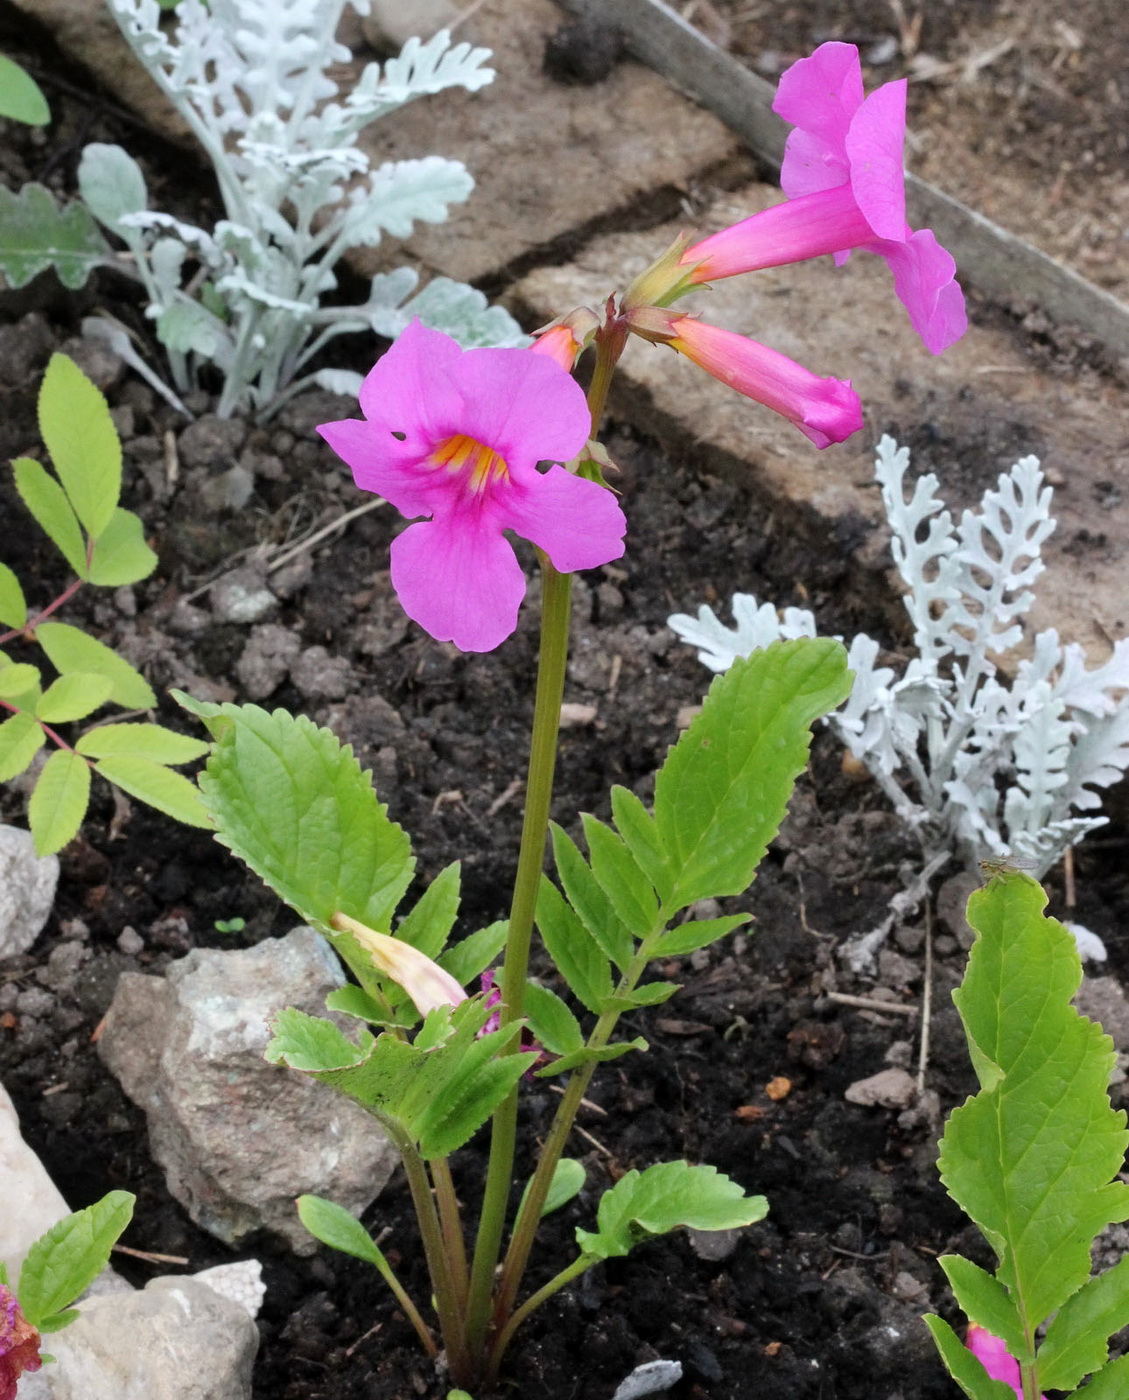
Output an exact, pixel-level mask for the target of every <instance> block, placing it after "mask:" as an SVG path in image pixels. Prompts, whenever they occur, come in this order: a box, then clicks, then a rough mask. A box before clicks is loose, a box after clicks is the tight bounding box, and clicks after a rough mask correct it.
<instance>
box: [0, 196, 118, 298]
mask: <svg viewBox="0 0 1129 1400" xmlns="http://www.w3.org/2000/svg"><path fill="white" fill-rule="evenodd" d="M110 260H111V249H110V245H109V244H108V243H107V242H106V240H105V238H103V237H102V234H101V232H100V231H99V228H98V225H97V224H96V223H95V222H94V219H93V218H92V217H91V214H90V210H89V209H87V207H86V206H85V205H84V204H82V203H81V202H79V201H78V200H75V201H74V202H73V203H71V204H67V205H65V206H64V207H63V208H62V209H60V208H59V206H58V204H57V203H56V202H55V196H54V195H53V194H52V193H51V191H50V190H49V189H48V188H47V187H46V186H45V185H40V184H36V183H32V184H29V185H24V186H23V188H22V189H21V190H20V191H19V192H18V193H13V192H12V191H11V190H9V189H6V188H4V187H3V186H0V272H3V273H4V276H5V277H6V278H7V279H8V285H9V286H10V287H13V288H18V287H23V286H26V285H27V283H28V282H30V281H31V279H32V278H33V277H35V276H36V275H37V274H38V273H40V272H43V271H44V269H45V268H48V267H54V269H55V271H56V273H57V274H58V277H59V281H60V282H62V284H63V286H64V287H69V288H70V289H71V291H76V290H77V289H78V288H79V287H81V286H82V285H83V283H84V282H85V281H86V279H87V278H88V277H89V276H90V274H91V272H92V271H93V270H94V268H96V267H99V266H101V265H102V264H103V263H106V262H109V261H110Z"/></svg>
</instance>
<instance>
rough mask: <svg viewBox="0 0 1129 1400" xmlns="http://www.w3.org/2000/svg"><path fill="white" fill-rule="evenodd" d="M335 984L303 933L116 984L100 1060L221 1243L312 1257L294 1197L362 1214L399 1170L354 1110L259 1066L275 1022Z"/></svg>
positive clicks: (317, 1087) (187, 1201)
mask: <svg viewBox="0 0 1129 1400" xmlns="http://www.w3.org/2000/svg"><path fill="white" fill-rule="evenodd" d="M343 982H344V977H343V975H342V972H341V968H340V965H339V964H338V962H337V959H336V957H335V956H334V954H333V952H332V950H331V949H330V947H329V945H328V944H327V943H326V942H325V940H324V939H323V938H321V937H320V936H319V935H317V934H315V933H314V932H313V931H312V930H311V929H308V928H298V929H295V930H294V931H293V932H292V933H290V934H288V935H287V936H286V937H285V938H269V939H265V940H264V941H263V942H262V943H259V944H257V945H256V946H255V947H253V948H247V949H234V950H221V949H196V950H194V951H193V952H191V953H189V954H188V955H187V956H186V957H184V958H180V959H178V960H177V961H176V962H174V963H172V964H171V965H170V967H169V969H168V972H167V974H166V976H165V977H164V978H160V977H148V976H144V975H142V974H140V973H131V972H126V973H123V975H122V977H121V979H120V980H119V982H118V988H117V991H116V993H115V995H114V1000H113V1003H112V1005H111V1007H110V1010H109V1013H108V1015H107V1018H106V1027H105V1030H104V1031H103V1033H102V1037H101V1039H100V1040H99V1042H98V1051H99V1054H100V1055H101V1056H102V1058H103V1059H104V1060H105V1062H106V1064H107V1065H108V1066H109V1068H110V1070H111V1071H112V1072H113V1073H114V1074H115V1075H116V1076H117V1078H118V1079H119V1080H120V1081H121V1085H122V1088H123V1089H124V1090H125V1092H126V1093H127V1094H128V1095H129V1097H130V1098H131V1099H132V1100H133V1101H134V1103H136V1104H138V1105H139V1106H140V1107H141V1108H143V1109H144V1110H145V1112H146V1114H147V1116H148V1120H149V1142H150V1147H151V1150H152V1153H153V1157H154V1159H155V1160H156V1161H157V1162H158V1163H159V1164H160V1166H161V1167H162V1168H163V1170H164V1172H165V1176H166V1180H167V1182H168V1186H169V1190H170V1191H171V1192H172V1194H173V1195H174V1196H175V1197H176V1199H177V1200H178V1201H180V1203H181V1204H182V1205H183V1206H184V1208H185V1209H186V1210H187V1211H188V1213H189V1215H191V1217H192V1219H193V1220H195V1221H196V1223H197V1224H198V1225H200V1226H201V1227H202V1228H203V1229H205V1230H208V1231H210V1232H211V1233H212V1234H213V1235H215V1236H216V1238H217V1239H221V1240H223V1241H224V1242H225V1243H227V1244H235V1243H237V1242H238V1241H239V1240H240V1239H242V1238H243V1236H244V1235H246V1234H248V1233H250V1232H251V1231H252V1230H257V1229H260V1228H263V1227H265V1228H267V1229H270V1230H273V1231H274V1232H275V1233H276V1234H279V1235H281V1236H282V1237H283V1238H284V1239H286V1240H287V1241H288V1243H289V1244H290V1245H291V1246H292V1248H294V1249H295V1250H297V1251H298V1252H299V1253H312V1252H313V1250H314V1249H316V1247H317V1244H316V1241H315V1240H314V1238H313V1236H311V1235H310V1234H309V1233H308V1232H307V1231H306V1230H305V1228H304V1227H303V1226H302V1224H301V1222H300V1221H299V1219H298V1214H297V1211H296V1210H295V1208H294V1198H295V1197H296V1196H299V1195H301V1194H302V1193H303V1192H313V1193H315V1194H317V1195H322V1196H327V1197H329V1198H330V1199H331V1200H334V1201H337V1202H338V1203H339V1204H341V1205H343V1206H344V1207H345V1208H346V1209H348V1210H352V1211H354V1212H355V1213H356V1214H358V1215H359V1214H360V1212H361V1211H362V1210H363V1209H364V1208H365V1206H367V1205H368V1204H369V1202H370V1201H372V1200H373V1198H374V1197H375V1196H376V1195H377V1194H378V1193H379V1191H380V1190H381V1188H382V1187H383V1185H384V1183H385V1182H386V1181H387V1179H388V1177H389V1175H390V1174H391V1172H392V1169H393V1167H394V1165H395V1163H396V1160H397V1158H396V1153H395V1151H394V1149H393V1148H392V1147H391V1145H390V1144H389V1143H388V1141H387V1139H386V1138H385V1136H384V1133H383V1132H382V1131H381V1129H380V1127H379V1125H378V1124H377V1122H376V1120H375V1119H373V1118H372V1117H371V1116H370V1115H369V1114H367V1113H366V1112H365V1111H364V1110H363V1109H362V1108H361V1107H360V1106H359V1105H358V1104H356V1103H354V1102H353V1101H352V1100H350V1099H346V1098H345V1097H344V1096H343V1095H340V1094H336V1093H334V1092H333V1090H331V1089H329V1088H328V1087H327V1086H325V1085H323V1084H319V1083H317V1082H316V1081H315V1080H313V1079H311V1078H309V1077H308V1076H306V1075H301V1074H295V1073H291V1072H289V1071H287V1070H284V1069H281V1068H279V1067H278V1066H275V1065H270V1064H268V1063H267V1062H266V1061H265V1060H264V1059H263V1050H264V1049H265V1047H266V1044H267V1042H268V1040H269V1039H270V1036H271V1031H270V1026H269V1022H270V1019H271V1018H272V1017H273V1016H275V1015H276V1014H277V1013H278V1012H279V1011H281V1010H282V1009H283V1008H284V1007H286V1006H296V1007H298V1008H299V1009H300V1010H302V1011H306V1012H308V1013H309V1014H311V1015H324V1013H325V997H326V994H327V992H329V991H330V990H332V989H333V988H335V987H339V986H341V985H342V984H343ZM347 1024H348V1025H352V1024H353V1023H351V1022H349V1023H347Z"/></svg>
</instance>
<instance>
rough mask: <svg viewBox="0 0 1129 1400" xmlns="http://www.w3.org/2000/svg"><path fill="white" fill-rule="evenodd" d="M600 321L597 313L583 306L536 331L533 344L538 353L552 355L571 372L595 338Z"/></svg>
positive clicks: (562, 366) (552, 358)
mask: <svg viewBox="0 0 1129 1400" xmlns="http://www.w3.org/2000/svg"><path fill="white" fill-rule="evenodd" d="M599 325H600V321H599V318H598V317H597V316H596V313H595V312H594V311H590V310H589V309H588V307H586V306H581V307H578V308H577V309H576V310H575V311H570V312H569V313H568V315H567V316H561V317H559V318H558V319H557V320H556V321H553V322H551V323H550V324H549V325H547V326H544V327H543V328H542V329H541V330H539V331H534V332H533V334H534V336H535V337H536V339H535V340H534V342H533V345H532V346H531V347H530V348H531V349H532V350H533V352H534V353H535V354H537V355H548V357H549V359H551V360H556V362H557V364H558V365H560V367H561V368H562V369H563V370H567V371H568V373H569V374H571V373H572V367H573V365H574V364H576V361H577V359H578V358H579V357H580V355H581V354H582V352H583V351H584V350H585V349H586V348H587V346H588V345H589V343H590V342H591V340H592V337H593V335H595V333H596V331H597V329H598V328H599Z"/></svg>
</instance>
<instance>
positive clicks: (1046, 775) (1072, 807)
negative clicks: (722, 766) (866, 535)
mask: <svg viewBox="0 0 1129 1400" xmlns="http://www.w3.org/2000/svg"><path fill="white" fill-rule="evenodd" d="M908 466H909V451H908V449H907V448H904V447H902V448H899V447H898V446H897V444H896V443H895V442H894V441H893V439H892V438H889V437H883V439H882V441H881V442H880V443H879V445H878V453H877V458H876V461H875V475H876V477H877V480H878V484H879V486H880V487H881V491H882V500H883V504H884V505H885V508H886V513H887V516H888V517H889V522H890V527H891V530H892V532H893V537H892V540H891V548H892V552H893V555H894V562H895V564H896V565H897V568H898V571H899V573H900V574H901V576H902V579H903V581H904V583H905V587H906V594H905V605H906V609H907V611H908V612H909V616H910V621H911V623H912V625H913V636H914V646H915V649H916V652H917V654H916V655H915V656H914V657H913V658H912V659H911V660H910V662H909V663H908V665H907V666H906V668H905V671H904V673H903V674H902V676H901V678H900V679H899V678H898V677H897V676H896V674H895V672H894V671H893V670H892V669H891V668H890V667H888V666H880V665H878V664H877V659H878V651H879V647H878V643H877V642H876V641H874V640H873V639H872V638H870V637H868V636H867V635H866V634H865V633H860V634H859V635H858V636H856V637H855V638H854V639H853V641H852V642H851V643H850V647H849V661H850V666H851V669H852V670H853V671H854V673H855V678H856V679H855V684H854V689H853V690H852V692H851V696H850V699H849V700H848V701H847V703H846V705H845V706H844V707H843V709H841V710H840V711H838V712H837V713H836V714H834V715H832V716H831V717H830V719H829V723H830V724H831V725H832V726H833V727H834V729H835V731H836V732H837V733H838V735H839V736H840V738H841V739H842V740H843V742H844V744H845V745H846V746H847V747H848V749H849V750H850V752H851V753H852V754H853V755H854V756H855V757H856V758H858V759H860V760H861V761H862V762H863V763H865V764H866V766H867V768H869V770H870V771H871V773H872V774H873V775H874V777H875V779H876V780H877V781H878V783H879V785H880V786H881V788H882V791H883V792H884V793H885V794H886V796H887V797H888V798H889V799H890V802H891V803H892V804H893V806H894V809H895V811H896V812H897V813H898V815H899V816H900V817H901V819H902V820H903V821H904V822H905V823H906V824H907V826H909V827H910V828H911V829H912V830H913V832H914V833H915V834H916V836H917V839H918V841H919V842H920V845H921V850H922V855H923V859H924V870H923V872H922V873H923V877H924V882H923V883H921V882H919V889H918V891H917V893H918V896H920V894H921V893H923V892H924V889H925V888H927V885H928V881H929V880H930V879H931V878H932V875H933V874H935V873H936V871H937V870H939V869H940V868H941V866H942V865H944V864H945V863H946V861H947V860H948V859H949V858H950V857H952V856H955V857H957V858H958V859H960V860H961V861H963V863H964V864H965V865H966V866H967V867H969V868H970V869H972V870H975V869H976V868H977V864H978V862H979V861H981V860H984V859H992V858H995V859H1006V858H1008V857H1009V856H1017V857H1020V858H1021V859H1022V860H1023V861H1024V862H1025V863H1029V864H1031V866H1032V868H1033V870H1034V872H1035V874H1036V876H1037V877H1038V878H1041V877H1042V876H1043V875H1044V874H1045V873H1046V871H1047V870H1048V869H1049V868H1050V866H1052V865H1053V864H1054V863H1055V862H1056V861H1057V860H1058V859H1059V858H1060V857H1061V856H1062V854H1063V853H1064V852H1065V851H1066V849H1067V848H1068V847H1070V846H1072V845H1074V844H1075V843H1076V842H1078V841H1080V840H1081V839H1082V838H1083V837H1084V836H1085V835H1086V834H1087V832H1090V831H1093V830H1094V829H1095V828H1096V827H1099V826H1102V825H1104V824H1105V822H1106V820H1107V819H1106V818H1105V817H1102V816H1097V815H1093V814H1094V812H1095V810H1096V809H1097V808H1099V807H1100V806H1101V796H1100V793H1099V791H1097V789H1101V788H1105V787H1109V786H1110V785H1111V784H1112V783H1114V782H1116V781H1117V780H1118V779H1119V778H1120V777H1121V775H1122V774H1123V773H1124V772H1125V770H1126V768H1127V767H1129V698H1127V692H1129V639H1123V640H1121V641H1119V642H1118V643H1117V644H1116V645H1115V647H1114V649H1113V654H1112V656H1111V657H1110V658H1109V660H1108V661H1106V662H1105V663H1104V665H1101V666H1098V667H1096V668H1094V669H1092V670H1087V668H1086V655H1085V652H1084V650H1083V649H1082V647H1081V646H1079V645H1077V644H1076V643H1070V644H1068V645H1063V644H1062V643H1061V642H1060V641H1059V637H1058V633H1057V632H1056V631H1055V630H1054V629H1053V628H1052V629H1049V630H1047V631H1045V632H1040V633H1038V635H1037V636H1036V637H1035V639H1034V645H1033V650H1032V654H1031V655H1030V656H1029V657H1024V658H1022V659H1019V660H1018V661H1016V662H1015V665H1014V668H1012V667H1008V669H1014V676H1013V679H1012V680H1011V681H1010V683H1009V682H1008V681H1007V680H1006V679H1001V677H1000V673H999V670H998V668H997V665H996V664H995V662H994V661H993V659H992V658H993V657H996V658H999V659H1004V658H1006V657H1007V655H1008V653H1013V652H1014V651H1015V650H1016V648H1017V647H1018V646H1019V644H1020V642H1021V641H1022V638H1023V627H1022V619H1023V617H1024V616H1025V615H1026V613H1027V612H1028V610H1029V609H1030V607H1031V604H1032V603H1033V602H1034V594H1033V593H1032V591H1031V587H1032V584H1033V583H1034V582H1035V580H1036V579H1037V578H1038V576H1039V574H1040V573H1042V571H1043V567H1044V566H1043V563H1042V559H1041V550H1042V547H1043V544H1044V543H1045V542H1046V540H1047V538H1048V536H1049V535H1050V534H1051V532H1052V531H1053V530H1054V526H1055V522H1054V520H1053V519H1052V518H1051V514H1050V508H1051V495H1052V492H1051V488H1050V487H1049V486H1044V484H1043V475H1042V472H1041V471H1040V468H1039V462H1038V459H1037V458H1035V457H1024V458H1023V459H1022V460H1021V461H1019V462H1017V463H1016V464H1015V465H1014V466H1013V467H1012V469H1011V471H1010V473H1006V474H1001V476H1000V478H999V481H998V483H997V485H996V486H995V487H994V488H992V489H989V490H988V491H986V492H985V493H984V497H983V499H982V501H981V503H980V508H979V510H977V511H972V510H965V511H964V512H963V513H962V515H961V517H960V520H959V521H954V519H953V516H952V513H951V512H950V511H949V510H948V509H947V508H946V507H945V504H944V502H943V501H942V500H941V498H940V497H939V496H938V494H937V486H938V483H937V478H936V477H935V476H933V475H932V474H929V475H927V476H922V477H918V478H917V480H916V481H915V482H913V484H912V488H911V489H910V490H909V491H908V495H907V487H906V480H905V477H906V470H907V468H908ZM732 608H733V616H734V619H735V621H736V624H737V625H736V626H735V627H726V626H725V625H724V624H723V623H722V622H721V621H720V620H719V619H718V617H717V615H716V614H715V613H714V612H713V610H712V609H711V608H708V607H702V608H700V609H699V612H698V616H697V617H690V616H688V615H687V614H677V615H676V616H674V617H671V618H670V626H671V627H672V628H673V629H674V631H675V632H677V633H678V635H679V636H680V637H681V638H682V640H683V641H685V642H687V643H689V644H690V645H691V646H695V647H697V648H698V656H699V658H700V659H701V660H702V661H703V662H704V663H705V665H707V666H708V667H709V668H710V669H711V670H713V671H724V670H726V668H727V667H729V666H730V665H731V664H732V662H733V661H734V660H735V658H737V657H738V656H747V655H748V654H749V652H751V651H753V650H755V649H756V648H758V647H764V646H767V645H768V644H769V643H770V642H774V641H777V640H778V639H780V638H791V637H813V636H815V635H816V622H815V618H814V617H813V615H812V614H811V613H810V612H808V611H807V610H805V609H801V608H785V609H784V610H783V612H782V613H780V614H778V613H777V610H776V608H775V607H774V606H773V605H772V604H771V603H762V604H759V605H758V603H757V600H756V599H755V598H754V597H752V596H750V595H749V594H745V593H738V594H736V595H735V596H734V598H733V603H732ZM1083 814H1085V815H1083ZM864 941H865V940H864ZM877 941H878V940H877V939H875V940H874V944H876V942H877ZM874 944H871V945H870V948H868V949H867V950H866V953H865V956H869V951H870V949H871V948H872V947H873V946H874Z"/></svg>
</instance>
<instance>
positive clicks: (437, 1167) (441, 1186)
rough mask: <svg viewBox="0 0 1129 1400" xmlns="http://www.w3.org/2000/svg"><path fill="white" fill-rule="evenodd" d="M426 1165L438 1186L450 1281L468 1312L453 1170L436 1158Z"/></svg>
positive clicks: (460, 1302) (438, 1199) (465, 1263)
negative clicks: (449, 1267)
mask: <svg viewBox="0 0 1129 1400" xmlns="http://www.w3.org/2000/svg"><path fill="white" fill-rule="evenodd" d="M427 1165H428V1167H429V1168H430V1170H431V1179H432V1181H434V1183H435V1199H436V1200H437V1201H438V1202H439V1224H440V1226H441V1228H442V1230H443V1244H444V1247H445V1251H446V1254H447V1262H448V1263H449V1264H450V1266H451V1281H452V1283H453V1285H454V1289H455V1293H456V1295H457V1297H458V1300H459V1306H460V1308H465V1307H466V1298H467V1284H468V1274H467V1257H466V1241H465V1240H464V1239H463V1223H462V1220H461V1218H460V1216H459V1198H458V1197H457V1196H456V1195H455V1183H454V1182H453V1181H452V1180H451V1167H450V1164H449V1163H448V1161H447V1159H446V1157H436V1158H434V1159H433V1160H432V1161H430V1162H428V1164H427Z"/></svg>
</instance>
